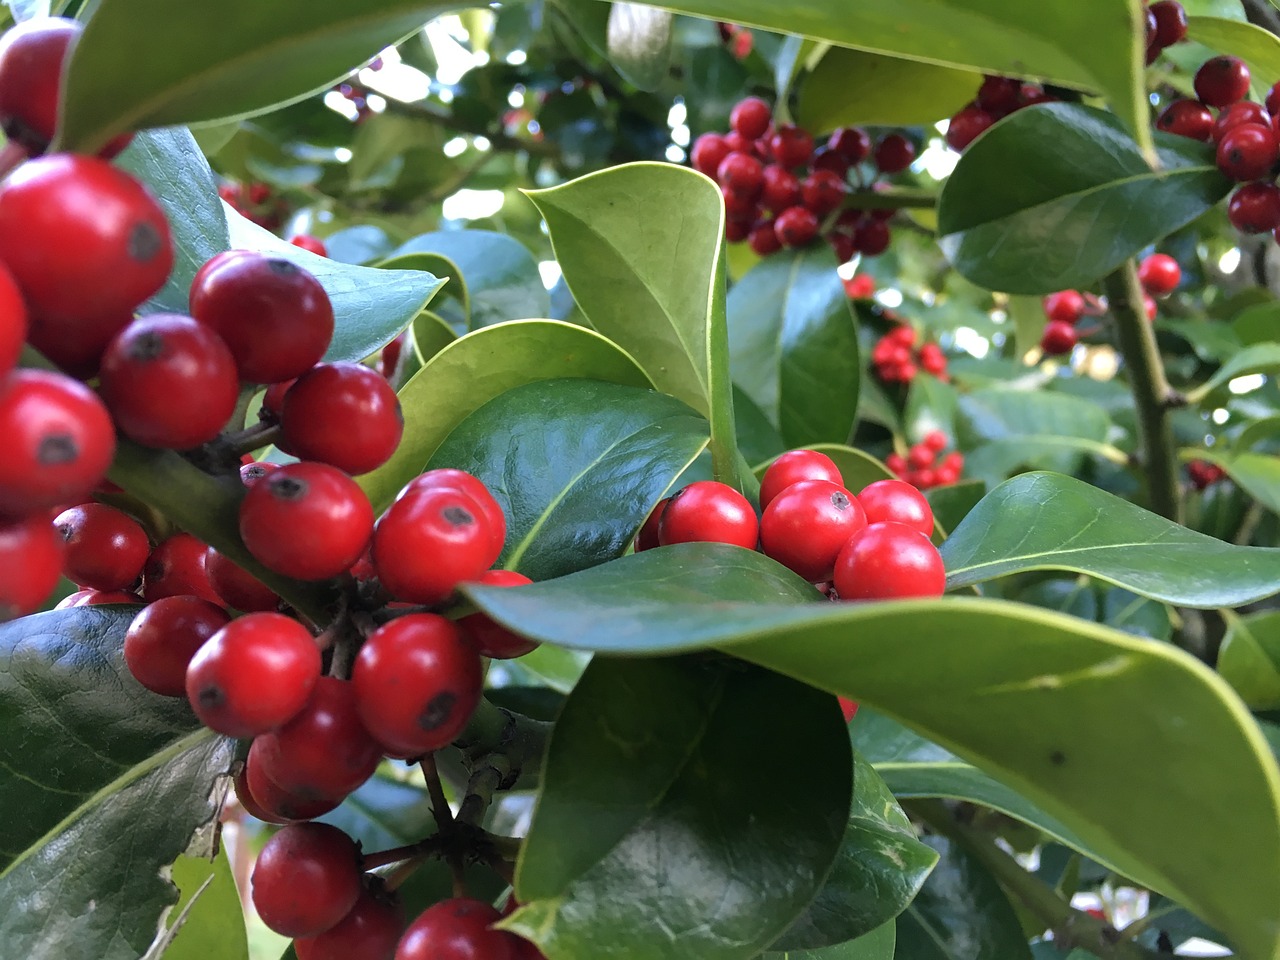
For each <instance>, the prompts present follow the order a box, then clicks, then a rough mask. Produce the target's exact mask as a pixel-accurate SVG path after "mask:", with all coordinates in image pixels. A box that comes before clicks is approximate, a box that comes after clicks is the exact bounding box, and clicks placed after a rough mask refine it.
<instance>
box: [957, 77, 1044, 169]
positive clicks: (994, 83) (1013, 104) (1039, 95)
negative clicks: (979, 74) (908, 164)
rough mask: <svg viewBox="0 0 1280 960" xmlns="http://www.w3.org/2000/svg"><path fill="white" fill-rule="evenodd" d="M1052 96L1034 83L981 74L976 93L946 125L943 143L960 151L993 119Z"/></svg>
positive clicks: (983, 131) (992, 122)
mask: <svg viewBox="0 0 1280 960" xmlns="http://www.w3.org/2000/svg"><path fill="white" fill-rule="evenodd" d="M1056 99H1057V98H1056V97H1054V96H1052V95H1051V94H1048V93H1046V92H1045V90H1044V87H1042V86H1040V84H1038V83H1024V82H1023V81H1021V80H1018V79H1016V78H1014V77H997V76H987V77H983V78H982V86H980V87H979V88H978V93H977V95H976V96H975V97H974V98H973V100H971V101H970V102H969V103H967V104H965V105H964V106H963V107H961V108H960V109H959V110H957V111H956V113H955V115H954V116H952V118H951V120H950V122H949V123H948V124H947V145H948V146H950V147H951V149H952V150H957V151H963V150H964V149H965V148H966V147H968V146H969V144H971V143H973V141H974V140H976V139H978V137H979V135H981V134H982V133H985V132H986V130H987V128H988V127H990V126H992V125H993V124H994V123H995V122H996V121H997V120H1002V119H1004V118H1005V117H1007V116H1008V115H1009V114H1011V113H1014V112H1016V111H1018V110H1021V109H1023V108H1024V107H1033V106H1035V105H1036V104H1037V103H1053V102H1054V101H1055V100H1056Z"/></svg>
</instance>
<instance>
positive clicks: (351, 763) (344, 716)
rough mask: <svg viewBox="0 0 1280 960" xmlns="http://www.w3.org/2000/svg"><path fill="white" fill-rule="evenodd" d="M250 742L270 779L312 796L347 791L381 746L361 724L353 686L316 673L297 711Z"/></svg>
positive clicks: (374, 762) (369, 769)
mask: <svg viewBox="0 0 1280 960" xmlns="http://www.w3.org/2000/svg"><path fill="white" fill-rule="evenodd" d="M255 743H256V744H257V745H258V751H259V761H260V763H261V764H262V773H263V774H265V775H266V776H267V777H268V778H270V780H271V782H272V783H274V784H276V785H277V786H279V787H280V788H281V789H283V790H285V791H287V792H288V793H291V794H294V795H296V796H298V797H302V798H314V799H317V800H329V799H333V798H335V797H345V796H347V795H348V794H349V793H351V792H352V791H354V790H355V789H356V788H357V787H359V786H360V784H362V783H364V782H365V781H366V780H368V779H369V777H371V776H372V775H373V771H374V770H375V769H377V766H378V761H379V760H381V759H382V747H380V746H379V745H378V744H377V743H376V742H375V741H374V739H373V737H371V736H370V735H369V732H368V731H367V730H365V728H364V726H363V725H362V724H361V723H360V716H359V714H358V713H357V711H356V694H355V688H354V687H353V686H352V685H351V684H350V683H348V682H347V681H345V680H338V679H335V678H333V677H321V678H320V679H319V681H318V682H317V683H316V688H315V690H314V691H313V692H312V694H311V699H310V700H308V701H307V705H306V706H305V707H303V708H302V711H301V712H300V713H299V714H298V715H297V716H295V717H294V718H293V719H292V720H290V721H289V722H288V723H286V724H285V725H284V726H282V727H281V728H280V729H278V730H275V731H273V732H271V733H265V734H263V735H262V736H260V737H258V738H257V740H256V741H255Z"/></svg>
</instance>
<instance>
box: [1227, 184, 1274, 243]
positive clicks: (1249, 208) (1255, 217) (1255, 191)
mask: <svg viewBox="0 0 1280 960" xmlns="http://www.w3.org/2000/svg"><path fill="white" fill-rule="evenodd" d="M1227 219H1228V220H1230V221H1231V225H1232V226H1233V227H1235V228H1236V229H1237V230H1239V231H1240V232H1241V233H1267V232H1268V231H1270V230H1274V229H1276V227H1280V187H1277V186H1276V185H1275V184H1274V183H1268V182H1265V181H1262V180H1258V181H1255V182H1253V183H1246V184H1242V185H1241V186H1239V187H1237V188H1236V191H1235V192H1234V193H1233V194H1231V200H1230V202H1228V204H1227Z"/></svg>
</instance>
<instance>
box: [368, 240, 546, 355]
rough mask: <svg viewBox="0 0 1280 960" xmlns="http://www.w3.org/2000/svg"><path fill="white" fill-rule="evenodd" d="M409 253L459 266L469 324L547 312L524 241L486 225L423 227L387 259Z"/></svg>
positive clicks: (538, 277) (487, 323)
mask: <svg viewBox="0 0 1280 960" xmlns="http://www.w3.org/2000/svg"><path fill="white" fill-rule="evenodd" d="M410 253H434V254H438V255H440V256H442V257H444V258H446V259H447V260H448V261H449V262H451V263H452V264H454V265H455V266H456V268H457V269H458V270H460V271H461V274H462V276H463V277H464V278H465V279H466V287H465V290H466V294H465V296H466V297H467V302H469V304H470V312H469V317H470V324H471V329H472V330H476V329H478V328H480V327H487V326H490V325H492V324H495V323H501V322H503V321H504V320H524V319H527V318H530V317H545V316H547V315H548V314H550V313H551V298H550V296H549V295H548V294H547V288H546V287H545V286H544V285H543V283H542V274H540V273H539V272H538V263H537V261H536V260H534V259H533V254H531V253H530V252H529V251H528V249H526V248H525V246H524V244H522V243H520V242H519V241H517V240H513V239H511V238H510V237H508V236H507V235H506V234H503V233H491V232H490V231H488V230H448V231H442V232H439V233H424V234H423V235H422V236H420V237H414V238H413V239H412V240H410V241H408V242H407V243H403V244H401V245H400V246H399V247H397V248H396V250H395V252H394V253H392V254H391V256H390V257H388V259H389V260H394V259H396V258H398V257H403V256H405V255H407V254H410Z"/></svg>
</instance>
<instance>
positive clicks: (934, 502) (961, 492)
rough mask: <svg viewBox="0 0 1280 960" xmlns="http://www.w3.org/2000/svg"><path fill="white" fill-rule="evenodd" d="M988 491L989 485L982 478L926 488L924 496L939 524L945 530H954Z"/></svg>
mask: <svg viewBox="0 0 1280 960" xmlns="http://www.w3.org/2000/svg"><path fill="white" fill-rule="evenodd" d="M986 492H987V485H986V484H985V483H983V482H982V481H981V480H960V481H959V482H958V483H952V484H948V485H947V486H945V487H934V488H933V489H931V490H926V491H925V494H924V498H925V499H926V500H928V501H929V506H930V507H932V508H933V515H934V517H936V518H937V522H938V526H940V527H941V528H942V529H943V530H954V529H955V528H956V527H957V526H959V525H960V521H961V520H963V519H964V518H965V517H966V516H968V515H969V511H970V510H972V509H973V508H974V507H976V506H977V505H978V502H979V501H980V500H981V499H982V497H983V495H984V494H985V493H986Z"/></svg>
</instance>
